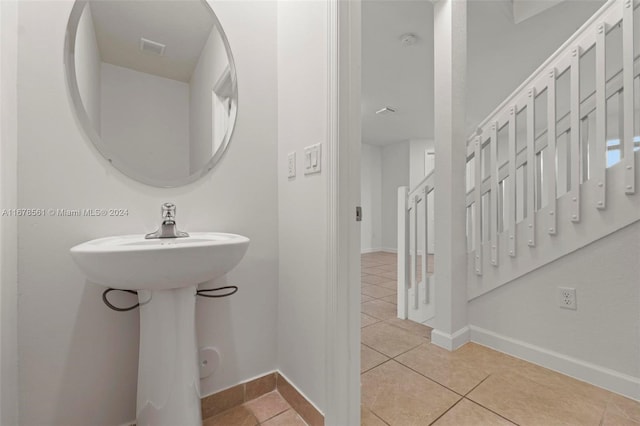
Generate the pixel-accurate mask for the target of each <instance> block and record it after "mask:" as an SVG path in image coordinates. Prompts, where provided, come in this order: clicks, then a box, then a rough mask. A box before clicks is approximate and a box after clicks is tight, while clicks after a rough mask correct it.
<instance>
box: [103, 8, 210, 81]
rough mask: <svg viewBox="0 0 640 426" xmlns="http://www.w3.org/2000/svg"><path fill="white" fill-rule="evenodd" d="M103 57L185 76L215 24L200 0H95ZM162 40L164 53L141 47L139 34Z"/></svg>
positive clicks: (161, 73)
mask: <svg viewBox="0 0 640 426" xmlns="http://www.w3.org/2000/svg"><path fill="white" fill-rule="evenodd" d="M90 7H91V13H92V15H93V23H94V26H95V31H96V39H97V42H98V49H99V50H100V56H101V58H102V61H103V62H107V63H110V64H113V65H118V66H122V67H126V68H131V69H134V70H136V71H141V72H144V73H148V74H154V75H158V76H161V77H166V78H170V79H173V80H179V81H184V82H189V80H190V79H191V74H192V73H193V70H194V69H195V67H196V65H197V63H198V58H199V57H200V52H201V51H202V48H203V47H204V45H205V43H206V41H207V38H208V37H209V34H210V32H211V29H212V28H213V26H214V18H213V15H212V11H211V9H210V8H209V7H208V6H207V5H206V4H205V3H204V2H203V1H202V0H163V1H139V0H93V1H91V2H90ZM141 37H144V38H146V39H149V40H152V41H155V42H159V43H162V44H165V45H166V49H165V54H164V55H163V56H158V55H154V54H151V53H147V52H143V51H141V50H140V38H141Z"/></svg>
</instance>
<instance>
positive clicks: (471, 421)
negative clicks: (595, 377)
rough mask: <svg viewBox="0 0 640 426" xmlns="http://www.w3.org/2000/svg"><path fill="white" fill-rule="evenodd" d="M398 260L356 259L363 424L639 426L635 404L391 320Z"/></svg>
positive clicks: (374, 256)
mask: <svg viewBox="0 0 640 426" xmlns="http://www.w3.org/2000/svg"><path fill="white" fill-rule="evenodd" d="M396 265H397V260H396V255H395V254H392V253H383V252H376V253H369V254H363V255H362V314H361V315H362V346H361V373H362V375H361V384H362V425H367V426H378V425H391V426H401V425H431V424H433V425H437V426H445V425H451V426H463V425H469V426H477V425H510V424H519V425H534V426H549V425H561V424H562V425H579V426H587V425H594V426H598V425H601V426H614V425H615V426H626V425H628V426H639V425H640V403H638V402H635V401H632V400H630V399H627V398H624V397H622V396H619V395H617V394H614V393H611V392H608V391H606V390H603V389H600V388H597V387H595V386H592V385H589V384H587V383H585V382H581V381H578V380H575V379H572V378H570V377H568V376H565V375H562V374H559V373H556V372H554V371H551V370H548V369H546V368H542V367H539V366H537V365H534V364H531V363H529V362H526V361H522V360H520V359H517V358H514V357H511V356H508V355H505V354H503V353H500V352H497V351H494V350H491V349H489V348H486V347H484V346H480V345H477V344H475V343H468V344H466V345H465V346H463V347H462V348H460V349H458V350H457V351H455V352H448V351H446V350H444V349H441V348H439V347H437V346H435V345H432V344H431V343H430V335H431V329H430V328H429V327H427V326H424V325H421V324H417V323H414V322H411V321H404V320H400V319H398V318H396V305H395V303H396V275H395V274H396Z"/></svg>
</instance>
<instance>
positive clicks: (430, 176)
mask: <svg viewBox="0 0 640 426" xmlns="http://www.w3.org/2000/svg"><path fill="white" fill-rule="evenodd" d="M434 174H435V170H431V171H430V172H429V174H427V175H426V176H425V177H424V178H422V180H421V181H420V182H418V184H417V185H416V186H415V187H414V188H413V189H412V190H411V191H409V198H411V197H413V196H415V195H417V194H418V191H419V190H421V189H422V188H424V187H425V186H427V184H428V183H429V181H430V180H435V179H433V178H434V177H435V176H434ZM433 186H434V185H433V184H432V185H431V187H430V188H429V190H428V191H427V192H431V191H433V189H434V188H433Z"/></svg>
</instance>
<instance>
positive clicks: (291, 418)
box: [227, 410, 307, 426]
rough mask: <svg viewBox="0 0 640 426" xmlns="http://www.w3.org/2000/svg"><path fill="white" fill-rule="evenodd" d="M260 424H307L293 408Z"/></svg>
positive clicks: (300, 425)
mask: <svg viewBox="0 0 640 426" xmlns="http://www.w3.org/2000/svg"><path fill="white" fill-rule="evenodd" d="M262 424H263V425H264V426H307V423H306V422H305V421H304V420H302V417H300V415H299V414H298V413H296V412H295V411H294V410H287V411H285V412H284V413H282V414H278V415H277V416H275V417H274V418H272V419H270V420H267V421H266V422H264V423H262ZM227 426H230V425H227Z"/></svg>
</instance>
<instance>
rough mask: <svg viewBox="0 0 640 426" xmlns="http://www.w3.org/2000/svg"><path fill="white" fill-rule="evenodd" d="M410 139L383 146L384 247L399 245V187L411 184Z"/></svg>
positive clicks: (394, 247)
mask: <svg viewBox="0 0 640 426" xmlns="http://www.w3.org/2000/svg"><path fill="white" fill-rule="evenodd" d="M409 148H410V144H409V141H404V142H399V143H395V144H391V145H387V146H385V147H383V148H382V248H383V249H384V250H392V251H395V250H396V249H397V247H398V187H399V186H409V175H410V173H409V156H410V149H409Z"/></svg>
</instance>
